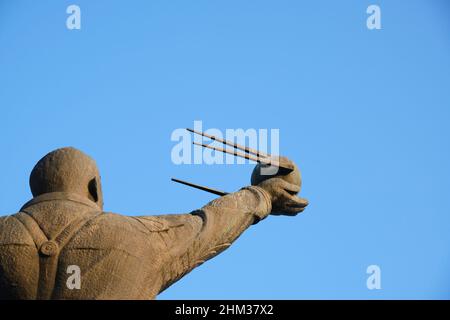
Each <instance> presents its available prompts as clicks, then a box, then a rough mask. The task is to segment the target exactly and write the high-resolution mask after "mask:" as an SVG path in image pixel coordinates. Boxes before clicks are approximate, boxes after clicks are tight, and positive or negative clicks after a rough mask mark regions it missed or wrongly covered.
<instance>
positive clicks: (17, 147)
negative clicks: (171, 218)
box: [0, 0, 450, 299]
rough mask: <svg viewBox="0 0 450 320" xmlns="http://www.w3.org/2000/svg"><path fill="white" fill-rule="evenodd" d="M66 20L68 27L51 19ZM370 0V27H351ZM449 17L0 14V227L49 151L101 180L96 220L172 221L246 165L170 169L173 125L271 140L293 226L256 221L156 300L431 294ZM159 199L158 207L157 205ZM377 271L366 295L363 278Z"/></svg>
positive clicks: (389, 4) (39, 7)
mask: <svg viewBox="0 0 450 320" xmlns="http://www.w3.org/2000/svg"><path fill="white" fill-rule="evenodd" d="M70 4H77V5H79V6H80V7H81V13H82V17H81V19H82V22H81V23H82V26H81V27H82V28H81V30H73V31H69V30H68V29H67V28H66V26H65V22H66V18H67V16H68V15H67V14H66V8H67V6H68V5H70ZM370 4H378V5H380V7H381V12H382V16H381V18H382V29H381V30H372V31H371V30H368V29H367V28H366V18H367V14H366V8H367V7H368V6H369V5H370ZM449 9H450V4H448V2H446V1H444V0H442V1H430V0H423V1H418V0H412V1H362V0H361V1H356V0H355V1H346V0H342V1H334V0H330V1H283V0H281V1H274V0H271V1H266V0H258V1H256V0H250V1H237V0H227V1H206V0H197V1H181V0H179V1H174V0H167V1H144V0H142V1H131V2H130V1H112V0H109V1H87V0H73V1H62V0H61V1H50V0H48V1H32V0H29V1H20V0H0V108H1V109H0V135H1V138H0V150H1V158H0V165H1V166H0V168H1V170H2V172H1V178H0V213H1V214H11V213H15V212H16V211H17V210H18V209H19V208H20V207H21V205H22V204H23V203H24V202H25V201H27V200H29V198H30V196H31V194H30V192H29V189H28V175H29V172H30V170H31V169H32V167H33V165H34V164H35V162H36V161H37V160H38V159H40V158H41V157H42V156H43V155H45V154H46V153H47V152H48V151H51V150H53V149H55V148H57V147H62V146H75V147H77V148H80V149H82V150H84V151H85V152H87V153H88V154H90V155H91V156H93V157H94V158H95V159H96V160H97V162H98V165H99V167H100V169H101V173H102V179H103V190H104V195H105V209H106V210H108V211H114V212H119V213H123V214H130V215H136V214H162V213H181V212H189V211H191V210H193V209H196V208H199V207H201V206H202V205H204V204H205V203H207V202H208V201H210V200H211V199H213V198H214V196H212V195H210V194H206V193H203V192H201V191H196V190H192V189H188V188H185V187H182V186H179V185H176V184H174V183H172V182H170V180H169V179H170V177H171V176H175V177H179V178H182V179H183V178H185V179H189V180H192V181H196V182H199V183H203V184H206V185H210V186H213V187H218V188H221V189H225V190H236V189H238V188H239V187H241V186H244V185H246V184H248V183H249V178H250V173H251V170H252V166H251V165H234V166H233V165H228V166H224V165H223V166H220V165H217V166H198V165H197V166H192V165H191V166H189V165H182V166H176V165H174V164H173V163H172V162H171V159H170V151H171V149H172V147H173V146H174V142H172V141H171V140H170V135H171V133H172V131H173V130H174V129H176V128H183V127H187V126H192V124H193V121H194V120H202V121H203V125H204V127H205V128H219V129H221V130H225V129H227V128H279V129H280V137H281V153H282V154H285V155H287V156H289V157H290V158H292V159H293V160H294V161H296V162H297V163H298V165H299V166H300V168H301V170H302V174H303V190H302V195H303V196H305V197H307V198H308V199H309V200H310V203H311V204H310V206H309V207H308V208H307V209H306V210H305V212H304V213H303V214H301V215H299V216H297V217H295V218H289V217H269V218H268V219H266V220H265V221H264V222H262V223H260V224H258V225H257V226H255V227H252V228H251V229H250V230H248V231H247V232H246V233H245V234H244V235H243V236H242V237H241V238H240V239H239V240H238V241H237V242H236V243H235V244H234V245H233V246H232V247H231V248H230V249H229V250H227V251H225V252H224V253H223V254H221V255H220V256H218V257H216V258H215V259H213V260H211V261H209V262H208V263H206V264H204V265H202V266H201V267H200V268H198V269H196V270H195V271H193V272H192V273H191V274H189V275H188V276H186V277H185V278H183V279H182V280H181V281H179V282H178V283H176V284H175V285H173V286H172V287H171V288H169V289H168V290H167V291H166V292H164V293H163V294H162V295H161V296H160V298H161V299H175V298H188V299H191V298H192V299H196V298H210V299H215V298H238V299H240V298H255V299H259V298H277V299H278V298H280V299H281V298H287V299H297V298H298V299H300V298H332V299H334V298H338V299H341V298H344V299H345V298H368V299H379V298H387V299H391V298H450V251H449V249H450V232H449V231H450V204H449V191H450V165H449V164H450V152H449V151H450V150H449V146H450V143H449V138H450V43H449V36H450V19H449V18H450V11H449ZM174 199H175V200H174ZM371 264H376V265H379V266H380V267H381V271H382V274H381V285H382V289H381V290H368V289H367V287H366V279H367V276H368V275H367V274H366V268H367V266H369V265H371Z"/></svg>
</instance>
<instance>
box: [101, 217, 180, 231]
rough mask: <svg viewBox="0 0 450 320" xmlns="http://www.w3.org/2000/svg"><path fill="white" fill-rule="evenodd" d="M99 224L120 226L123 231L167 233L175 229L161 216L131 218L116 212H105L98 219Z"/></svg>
mask: <svg viewBox="0 0 450 320" xmlns="http://www.w3.org/2000/svg"><path fill="white" fill-rule="evenodd" d="M98 223H100V224H107V225H109V226H114V225H115V226H118V227H120V228H121V229H124V228H125V229H128V228H130V230H133V229H136V228H137V229H142V228H145V229H146V231H151V232H160V231H167V230H169V229H170V228H171V227H173V223H172V222H171V221H169V220H167V219H164V218H162V217H161V216H131V215H123V214H118V213H114V212H103V213H101V216H100V217H98Z"/></svg>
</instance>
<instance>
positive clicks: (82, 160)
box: [30, 147, 103, 208]
mask: <svg viewBox="0 0 450 320" xmlns="http://www.w3.org/2000/svg"><path fill="white" fill-rule="evenodd" d="M30 188H31V193H32V194H33V196H34V197H37V196H39V195H42V194H44V193H50V192H68V193H75V194H77V195H80V196H82V197H86V198H88V199H90V200H91V201H93V202H95V203H96V204H97V205H98V206H99V207H100V208H103V195H102V188H101V184H100V174H99V171H98V168H97V164H96V163H95V161H94V159H92V158H91V157H89V156H88V155H86V154H85V153H83V152H82V151H80V150H77V149H75V148H72V147H68V148H61V149H56V150H54V151H52V152H50V153H48V154H47V155H46V156H45V157H43V158H42V159H41V160H39V162H38V163H37V164H36V165H35V166H34V168H33V170H32V171H31V174H30Z"/></svg>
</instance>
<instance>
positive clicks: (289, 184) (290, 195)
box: [252, 157, 308, 216]
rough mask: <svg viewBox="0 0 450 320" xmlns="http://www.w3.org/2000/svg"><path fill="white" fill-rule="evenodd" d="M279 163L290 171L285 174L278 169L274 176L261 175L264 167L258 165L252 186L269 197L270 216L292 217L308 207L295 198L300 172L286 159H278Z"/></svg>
mask: <svg viewBox="0 0 450 320" xmlns="http://www.w3.org/2000/svg"><path fill="white" fill-rule="evenodd" d="M279 163H280V164H282V165H283V166H284V167H289V168H292V170H291V171H289V172H286V171H282V170H281V169H280V170H279V171H278V172H277V173H276V174H275V175H263V174H262V173H263V171H262V170H261V169H262V168H263V167H264V165H261V164H258V165H257V166H256V168H255V170H254V171H253V174H252V184H253V185H257V186H258V187H261V188H263V189H264V190H265V191H266V192H267V193H268V194H269V195H270V198H271V200H272V212H271V214H272V215H287V216H294V215H296V214H298V213H300V212H302V211H303V210H304V209H305V207H306V206H307V205H308V200H306V199H303V198H300V197H298V196H297V194H298V193H299V192H300V188H301V184H302V181H301V176H300V171H299V170H298V167H297V166H296V164H295V163H294V162H293V161H291V160H289V159H288V158H286V157H279Z"/></svg>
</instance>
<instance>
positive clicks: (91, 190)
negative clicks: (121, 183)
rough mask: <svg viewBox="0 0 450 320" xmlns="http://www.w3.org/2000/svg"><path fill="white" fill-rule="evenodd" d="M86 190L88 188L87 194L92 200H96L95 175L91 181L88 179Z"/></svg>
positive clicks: (96, 186)
mask: <svg viewBox="0 0 450 320" xmlns="http://www.w3.org/2000/svg"><path fill="white" fill-rule="evenodd" d="M88 190H89V195H90V196H91V198H92V200H94V202H98V184H97V177H95V178H93V179H92V180H91V181H89V184H88Z"/></svg>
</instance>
